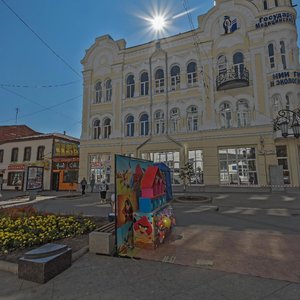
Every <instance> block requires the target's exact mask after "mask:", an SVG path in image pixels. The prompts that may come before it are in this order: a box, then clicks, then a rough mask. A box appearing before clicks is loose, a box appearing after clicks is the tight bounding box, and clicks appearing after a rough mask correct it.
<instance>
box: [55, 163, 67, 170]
mask: <svg viewBox="0 0 300 300" xmlns="http://www.w3.org/2000/svg"><path fill="white" fill-rule="evenodd" d="M64 169H66V163H65V162H53V170H64Z"/></svg>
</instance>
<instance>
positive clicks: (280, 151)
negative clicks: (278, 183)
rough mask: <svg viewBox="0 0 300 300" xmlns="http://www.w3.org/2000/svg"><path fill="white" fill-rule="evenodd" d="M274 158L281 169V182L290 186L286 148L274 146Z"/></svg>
mask: <svg viewBox="0 0 300 300" xmlns="http://www.w3.org/2000/svg"><path fill="white" fill-rule="evenodd" d="M276 156H277V162H278V166H282V168H283V182H284V184H290V183H291V180H290V171H289V163H288V153H287V147H286V146H284V145H283V146H276Z"/></svg>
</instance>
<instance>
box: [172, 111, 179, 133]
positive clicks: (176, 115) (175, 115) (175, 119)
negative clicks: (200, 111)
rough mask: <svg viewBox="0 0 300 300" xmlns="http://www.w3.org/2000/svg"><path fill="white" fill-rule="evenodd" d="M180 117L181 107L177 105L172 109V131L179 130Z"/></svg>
mask: <svg viewBox="0 0 300 300" xmlns="http://www.w3.org/2000/svg"><path fill="white" fill-rule="evenodd" d="M179 119H180V113H179V109H178V108H177V107H175V108H172V109H171V111H170V121H171V122H170V131H171V132H172V133H176V132H178V128H179Z"/></svg>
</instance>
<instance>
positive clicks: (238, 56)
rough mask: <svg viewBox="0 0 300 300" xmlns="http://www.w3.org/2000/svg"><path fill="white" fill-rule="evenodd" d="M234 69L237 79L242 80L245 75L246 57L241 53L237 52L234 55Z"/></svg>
mask: <svg viewBox="0 0 300 300" xmlns="http://www.w3.org/2000/svg"><path fill="white" fill-rule="evenodd" d="M233 67H234V72H235V75H236V76H237V78H241V75H242V74H243V73H244V55H243V53H241V52H237V53H235V54H234V55H233Z"/></svg>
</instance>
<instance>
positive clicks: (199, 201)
mask: <svg viewBox="0 0 300 300" xmlns="http://www.w3.org/2000/svg"><path fill="white" fill-rule="evenodd" d="M212 201H213V197H207V199H205V200H179V199H177V198H174V199H173V201H172V202H178V203H200V204H201V203H212Z"/></svg>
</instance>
